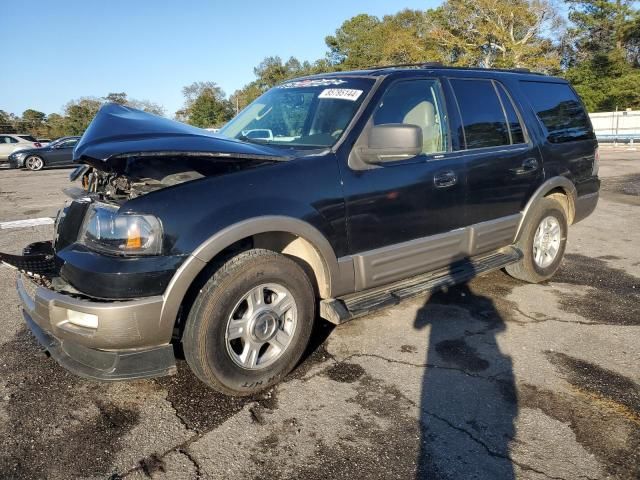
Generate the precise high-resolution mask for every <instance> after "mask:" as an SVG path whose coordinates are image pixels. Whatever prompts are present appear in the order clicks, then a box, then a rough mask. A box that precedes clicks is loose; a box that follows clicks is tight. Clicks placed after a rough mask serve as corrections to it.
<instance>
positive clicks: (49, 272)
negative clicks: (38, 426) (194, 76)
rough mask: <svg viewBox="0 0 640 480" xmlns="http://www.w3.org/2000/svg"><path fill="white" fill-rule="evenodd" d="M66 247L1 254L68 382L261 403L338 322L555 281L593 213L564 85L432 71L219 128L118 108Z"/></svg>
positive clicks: (96, 145) (80, 153)
mask: <svg viewBox="0 0 640 480" xmlns="http://www.w3.org/2000/svg"><path fill="white" fill-rule="evenodd" d="M74 158H75V160H76V161H77V162H79V163H80V164H81V165H80V166H79V167H78V168H77V169H76V170H75V171H74V173H73V174H72V180H78V181H80V182H81V183H82V188H80V187H71V188H68V189H67V193H68V194H69V196H70V197H71V199H72V200H70V201H69V202H68V203H67V205H66V206H65V207H64V209H63V210H61V212H60V214H59V216H58V219H57V221H56V225H55V228H56V230H55V239H54V241H53V242H51V243H49V242H43V243H38V244H33V245H30V246H29V247H27V248H26V251H25V255H24V256H11V255H5V254H3V255H2V260H4V261H5V262H7V263H10V264H13V265H14V266H15V267H17V268H18V269H19V270H21V274H20V275H19V278H18V290H19V293H20V297H21V300H22V304H23V308H24V314H25V319H26V321H27V324H28V325H29V327H30V328H31V330H32V331H33V332H34V334H35V335H36V337H38V339H39V340H40V342H41V343H43V344H44V346H45V347H46V348H47V349H48V350H49V352H50V353H51V355H52V356H53V357H54V358H55V359H56V360H57V361H58V362H59V363H60V364H62V365H63V366H65V367H66V368H68V369H69V370H71V371H73V372H75V373H77V374H79V375H83V376H87V377H91V378H98V379H102V380H122V379H131V378H142V377H152V376H159V375H166V374H172V373H175V371H176V366H175V358H174V344H175V343H177V342H182V346H183V349H184V354H185V357H186V360H187V362H188V364H189V366H190V367H191V369H192V370H193V371H194V372H195V374H196V375H197V376H198V377H199V378H200V379H201V380H202V381H203V382H205V383H206V384H208V385H210V386H211V387H213V388H215V389H217V390H220V391H222V392H225V393H228V394H234V395H246V394H250V393H253V392H255V391H257V390H260V389H263V388H266V387H268V386H270V385H272V384H274V383H275V382H277V381H278V380H280V379H281V378H282V377H283V376H284V375H286V374H287V373H288V372H289V371H290V370H291V369H292V368H293V367H294V366H295V365H296V363H297V362H298V361H299V360H300V358H301V355H302V354H303V351H304V350H305V347H306V345H307V343H308V341H309V337H310V334H311V330H312V325H313V323H314V319H315V318H316V315H317V314H319V316H321V317H323V318H325V319H327V320H329V321H331V322H334V323H342V322H345V321H347V320H349V319H352V318H354V317H357V316H359V315H363V314H365V313H368V312H370V311H372V310H374V309H376V308H379V307H383V306H387V305H390V304H395V303H397V302H398V301H400V300H402V299H404V298H406V297H410V296H412V295H416V294H419V293H423V292H426V291H432V290H434V289H438V288H441V287H443V286H447V285H451V284H453V283H456V282H463V281H467V280H469V279H470V278H472V277H474V276H476V275H479V274H481V273H483V272H487V271H489V270H493V269H497V268H505V269H506V271H507V272H508V273H509V274H511V275H513V276H514V277H516V278H519V279H522V280H524V281H528V282H540V281H543V280H546V279H548V278H549V277H551V276H552V275H553V274H554V272H555V271H556V270H557V268H558V266H559V264H560V262H561V259H562V256H563V253H564V249H565V244H566V239H567V227H568V225H569V224H572V223H575V222H578V221H580V220H582V219H583V218H585V217H586V216H587V215H589V214H590V213H591V212H592V211H593V210H594V208H595V207H596V203H597V200H598V190H599V185H600V182H599V180H598V177H597V171H598V150H597V143H596V140H595V137H594V133H593V130H592V127H591V125H590V122H589V118H588V116H587V114H586V112H585V109H584V107H583V105H582V103H581V101H580V100H579V98H578V96H577V95H576V93H575V92H574V90H573V89H572V88H571V86H569V84H567V82H566V81H564V80H562V79H559V78H552V77H548V76H543V75H537V74H532V73H526V72H522V71H500V70H482V69H457V68H446V67H440V66H432V65H421V66H412V67H385V68H379V69H371V70H364V71H356V72H341V73H335V74H326V75H318V76H312V77H306V78H302V79H296V80H292V81H288V82H286V83H284V84H281V85H279V86H277V87H275V88H273V89H271V90H269V91H268V92H267V93H265V94H264V95H263V96H261V97H260V98H258V99H257V100H256V101H255V102H253V103H252V104H250V105H249V106H248V107H247V108H245V109H244V110H243V111H242V112H241V113H240V114H239V115H238V116H237V117H236V118H235V119H233V120H232V121H231V122H230V123H229V124H228V125H226V126H225V127H224V128H223V129H222V130H221V131H220V132H219V133H218V134H216V135H214V134H211V133H209V132H205V131H203V130H200V129H197V128H194V127H190V126H187V125H184V124H181V123H178V122H174V121H171V120H168V119H165V118H161V117H157V116H153V115H150V114H147V113H144V112H141V111H138V110H134V109H130V108H127V107H124V106H120V105H116V104H110V105H106V106H104V107H103V108H102V109H101V110H100V112H99V113H98V115H97V116H96V117H95V119H94V120H93V122H92V123H91V125H90V126H89V128H88V129H87V131H86V133H85V134H84V135H83V137H82V139H81V140H80V142H79V143H78V145H77V147H76V148H75V151H74Z"/></svg>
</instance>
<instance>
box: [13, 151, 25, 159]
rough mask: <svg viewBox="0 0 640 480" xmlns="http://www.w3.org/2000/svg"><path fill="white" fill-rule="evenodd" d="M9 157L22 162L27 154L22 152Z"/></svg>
mask: <svg viewBox="0 0 640 480" xmlns="http://www.w3.org/2000/svg"><path fill="white" fill-rule="evenodd" d="M9 156H10V157H11V158H13V159H15V160H22V159H23V158H24V157H26V156H27V154H26V153H22V152H17V153H12V154H11V155H9Z"/></svg>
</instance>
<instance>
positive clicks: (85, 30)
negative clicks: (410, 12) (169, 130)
mask: <svg viewBox="0 0 640 480" xmlns="http://www.w3.org/2000/svg"><path fill="white" fill-rule="evenodd" d="M439 3H440V2H439V1H438V0H402V1H401V2H389V1H385V0H349V1H347V0H322V1H317V2H304V1H303V2H301V1H293V0H277V1H264V0H263V1H256V0H240V1H238V0H235V1H234V0H231V1H229V0H227V1H224V2H222V1H214V0H209V1H206V0H182V1H180V0H174V1H165V0H154V1H152V0H137V1H136V0H128V1H125V0H102V1H98V0H93V1H92V0H84V1H82V0H77V1H74V0H66V1H62V0H61V1H55V2H54V1H50V0H40V1H29V0H23V1H21V2H16V1H9V2H4V4H3V7H2V20H3V21H2V25H3V28H2V33H0V38H2V44H3V45H4V47H5V52H4V53H5V59H4V61H3V62H2V69H0V71H1V72H2V74H1V75H0V109H1V110H5V111H9V112H13V113H16V114H21V113H22V112H23V111H24V110H25V109H27V108H35V109H37V110H40V111H43V112H45V113H53V112H61V111H62V108H63V106H64V104H65V103H66V102H68V101H69V100H71V99H75V98H78V97H83V96H98V97H99V96H104V95H106V94H107V93H109V92H121V91H124V92H126V93H127V94H128V95H129V96H130V97H132V98H136V99H147V100H151V101H153V102H157V103H160V104H161V105H163V106H164V107H165V109H166V112H167V114H168V115H169V116H172V115H173V113H174V112H175V111H176V110H177V109H178V108H180V106H181V105H182V92H181V90H182V87H183V86H185V85H188V84H190V83H192V82H194V81H205V80H206V81H208V80H211V81H215V82H218V84H219V85H220V86H221V87H222V88H223V89H224V90H225V92H227V93H228V94H229V93H232V92H233V91H234V90H235V89H236V88H239V87H241V86H242V85H244V84H245V83H247V82H249V81H251V80H253V78H254V77H253V67H254V66H255V65H257V64H258V63H259V62H260V61H261V60H262V59H263V58H264V57H266V56H269V55H280V56H281V57H282V58H288V57H289V56H291V55H293V56H296V57H298V58H300V59H303V60H304V59H306V60H314V59H316V58H319V57H322V56H323V55H324V53H325V52H326V48H325V44H324V37H325V36H326V35H329V34H331V33H333V32H334V31H335V29H336V28H338V27H339V26H340V24H341V23H342V22H343V21H344V20H346V19H348V18H350V17H352V16H353V15H356V14H358V13H369V14H372V15H379V16H381V15H384V14H387V13H395V12H397V11H398V10H401V9H403V8H416V9H427V8H429V7H432V6H435V5H437V4H439Z"/></svg>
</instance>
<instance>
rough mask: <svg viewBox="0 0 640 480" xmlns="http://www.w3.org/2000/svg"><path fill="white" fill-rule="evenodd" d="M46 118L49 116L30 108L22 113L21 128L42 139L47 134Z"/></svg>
mask: <svg viewBox="0 0 640 480" xmlns="http://www.w3.org/2000/svg"><path fill="white" fill-rule="evenodd" d="M46 118H47V115H46V114H45V113H44V112H39V111H38V110H33V109H31V108H29V109H27V110H25V111H24V112H22V119H21V121H20V127H21V129H22V130H24V131H27V132H29V133H30V134H32V135H34V136H36V137H41V136H43V135H46V134H47V126H46V124H45V120H46Z"/></svg>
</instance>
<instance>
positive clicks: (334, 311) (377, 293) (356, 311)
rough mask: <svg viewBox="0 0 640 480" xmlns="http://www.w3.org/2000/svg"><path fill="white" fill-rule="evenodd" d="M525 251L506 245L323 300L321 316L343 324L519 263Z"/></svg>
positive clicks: (337, 323)
mask: <svg viewBox="0 0 640 480" xmlns="http://www.w3.org/2000/svg"><path fill="white" fill-rule="evenodd" d="M521 258H522V252H521V251H520V250H518V249H517V248H515V247H506V248H502V249H500V250H498V251H496V252H493V253H490V254H488V255H480V256H477V257H472V258H468V259H464V260H461V261H457V262H454V263H452V264H451V265H450V266H448V267H446V268H443V269H440V270H436V271H434V272H430V273H425V274H422V275H418V276H415V277H411V278H409V279H406V280H401V281H399V282H396V283H392V284H390V285H385V286H383V287H376V288H372V289H370V290H365V291H364V292H359V293H354V294H350V295H346V296H344V297H339V298H329V299H326V300H322V301H321V302H320V316H321V317H322V318H324V319H326V320H328V321H329V322H331V323H334V324H336V325H340V324H341V323H345V322H348V321H349V320H352V319H354V318H357V317H361V316H363V315H366V314H368V313H371V312H373V311H375V310H379V309H381V308H385V307H389V306H392V305H397V304H398V303H400V302H401V301H402V300H404V299H405V298H410V297H414V296H416V295H420V294H423V293H427V292H433V291H436V290H440V289H441V288H444V287H450V286H453V285H457V284H459V283H463V282H468V281H469V280H471V279H473V278H475V277H477V276H478V275H481V274H484V273H488V272H490V271H492V270H497V269H499V268H502V267H505V266H507V265H509V264H511V263H515V262H517V261H518V260H520V259H521Z"/></svg>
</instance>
